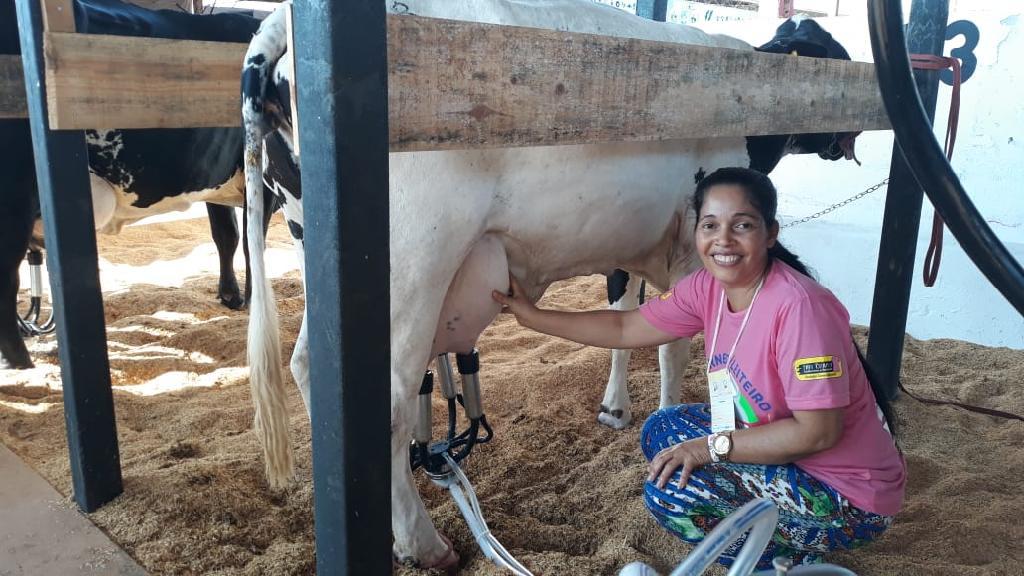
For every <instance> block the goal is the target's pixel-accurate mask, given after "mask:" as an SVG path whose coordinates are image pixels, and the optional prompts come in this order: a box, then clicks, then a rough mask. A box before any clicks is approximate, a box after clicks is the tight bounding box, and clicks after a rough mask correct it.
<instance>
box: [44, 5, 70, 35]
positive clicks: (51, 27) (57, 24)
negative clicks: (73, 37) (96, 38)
mask: <svg viewBox="0 0 1024 576" xmlns="http://www.w3.org/2000/svg"><path fill="white" fill-rule="evenodd" d="M41 2H42V3H43V26H45V28H46V30H47V31H49V32H74V31H75V12H74V9H73V8H72V7H71V0H41Z"/></svg>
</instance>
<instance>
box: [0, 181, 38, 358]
mask: <svg viewBox="0 0 1024 576" xmlns="http://www.w3.org/2000/svg"><path fill="white" fill-rule="evenodd" d="M31 194H32V190H31V188H29V187H27V186H22V183H21V182H14V183H13V186H11V187H10V188H8V192H7V193H6V194H3V195H0V368H18V369H22V368H31V367H32V358H31V357H30V356H29V354H28V348H27V347H26V346H25V341H24V340H23V339H22V337H21V333H20V332H19V330H18V280H19V279H18V266H20V265H21V261H22V260H23V259H24V258H25V253H26V252H27V251H28V244H29V240H30V238H31V236H32V202H31Z"/></svg>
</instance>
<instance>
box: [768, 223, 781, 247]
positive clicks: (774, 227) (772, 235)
mask: <svg viewBox="0 0 1024 576" xmlns="http://www.w3.org/2000/svg"><path fill="white" fill-rule="evenodd" d="M778 239H779V221H778V220H772V223H771V225H770V226H768V247H769V248H772V247H774V246H775V242H776V241H777V240H778Z"/></svg>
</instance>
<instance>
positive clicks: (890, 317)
mask: <svg viewBox="0 0 1024 576" xmlns="http://www.w3.org/2000/svg"><path fill="white" fill-rule="evenodd" d="M948 17H949V4H948V0H914V1H913V3H912V4H911V8H910V26H909V27H908V28H907V49H908V50H909V51H910V52H911V53H915V54H935V55H940V56H941V55H942V48H943V44H945V41H946V40H945V38H946V21H947V19H948ZM914 81H915V83H916V84H917V91H918V93H920V94H921V100H922V103H923V104H924V109H925V112H926V113H927V115H928V122H929V124H931V123H932V122H933V121H934V119H935V101H936V98H937V97H938V93H939V73H938V71H934V70H915V71H914ZM905 97H907V98H912V97H913V94H908V95H905ZM923 198H924V191H923V190H922V189H921V187H920V186H919V185H918V183H917V180H915V179H914V174H913V172H911V170H910V167H909V166H908V165H907V162H906V160H905V159H904V157H903V153H902V152H901V151H900V149H899V146H898V144H894V146H893V152H892V162H891V164H890V168H889V188H888V192H887V194H886V198H885V215H884V216H883V219H882V238H881V241H880V243H879V247H878V268H877V270H876V272H875V293H874V299H873V300H872V304H871V328H870V332H869V338H868V353H867V360H868V364H870V365H871V367H872V368H873V370H874V372H875V374H876V376H877V377H878V378H880V379H881V382H882V383H883V386H884V387H885V389H886V391H887V392H888V396H889V398H890V399H892V398H895V397H896V390H897V387H896V384H897V381H898V379H899V376H900V365H901V363H902V361H903V335H904V333H905V332H906V329H907V309H908V307H909V305H910V288H911V284H912V283H913V279H914V256H915V252H916V250H917V234H918V230H919V229H920V225H921V203H922V201H923Z"/></svg>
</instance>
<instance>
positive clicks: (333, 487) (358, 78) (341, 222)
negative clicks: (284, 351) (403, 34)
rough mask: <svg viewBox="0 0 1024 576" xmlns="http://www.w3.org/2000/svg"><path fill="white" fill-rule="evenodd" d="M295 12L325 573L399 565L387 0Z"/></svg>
mask: <svg viewBox="0 0 1024 576" xmlns="http://www.w3.org/2000/svg"><path fill="white" fill-rule="evenodd" d="M294 10H295V12H294V14H295V46H296V48H295V51H296V86H297V88H298V110H299V114H300V118H301V121H300V122H299V126H300V130H301V133H300V135H299V138H300V148H301V150H302V180H303V182H302V187H303V189H304V190H306V191H307V193H306V194H305V197H304V198H303V202H304V213H305V225H306V226H305V252H306V274H307V276H306V286H307V294H306V296H307V307H308V308H307V309H308V319H309V346H310V377H311V382H310V387H311V404H312V433H313V483H314V519H315V523H316V553H317V574H321V575H332V574H350V575H353V576H362V575H367V574H390V573H391V569H392V568H391V562H392V560H391V486H390V480H391V469H390V465H391V458H390V454H391V446H390V429H391V426H390V419H391V386H390V374H391V365H390V304H389V294H390V291H389V281H390V279H389V269H390V262H389V245H388V242H389V233H388V106H387V78H388V76H387V28H386V21H385V11H384V10H385V6H384V3H383V2H380V0H350V1H348V2H330V1H323V0H320V1H312V0H311V1H306V2H296V3H295V7H294Z"/></svg>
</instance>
